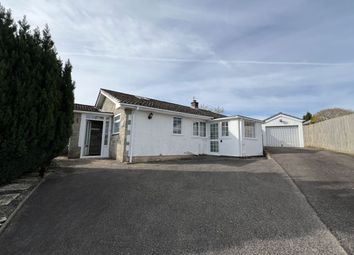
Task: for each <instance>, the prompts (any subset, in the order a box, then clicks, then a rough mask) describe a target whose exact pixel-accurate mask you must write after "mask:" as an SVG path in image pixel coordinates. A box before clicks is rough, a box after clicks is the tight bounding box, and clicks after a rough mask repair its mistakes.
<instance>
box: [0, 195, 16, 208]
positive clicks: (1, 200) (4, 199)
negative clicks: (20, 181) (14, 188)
mask: <svg viewBox="0 0 354 255" xmlns="http://www.w3.org/2000/svg"><path fill="white" fill-rule="evenodd" d="M19 195H20V194H18V193H14V194H4V195H0V206H3V205H9V204H10V203H11V202H12V201H13V200H14V199H16V198H17V197H18V196H19Z"/></svg>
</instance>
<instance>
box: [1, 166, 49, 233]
mask: <svg viewBox="0 0 354 255" xmlns="http://www.w3.org/2000/svg"><path fill="white" fill-rule="evenodd" d="M51 173H52V172H48V173H47V174H46V175H45V176H44V177H43V178H42V179H41V180H40V181H39V182H38V183H37V185H36V186H35V187H34V188H33V189H32V190H31V191H30V192H29V193H28V194H27V196H26V197H25V198H24V199H23V200H22V201H21V202H20V203H19V204H18V206H17V207H16V209H15V210H14V211H13V212H12V213H11V215H10V216H9V217H8V218H7V219H6V221H5V222H4V223H3V224H2V225H1V227H0V235H1V234H2V233H3V232H4V231H5V229H6V227H7V226H8V224H9V223H10V222H11V220H12V218H13V217H14V216H15V215H16V213H17V212H18V211H19V210H20V209H21V208H22V206H23V205H24V203H25V202H26V201H27V199H28V198H29V197H30V196H31V195H32V194H33V193H34V192H35V191H36V190H37V188H38V187H39V186H40V185H41V184H42V183H43V182H44V181H45V178H46V177H47V176H49V175H50V174H51Z"/></svg>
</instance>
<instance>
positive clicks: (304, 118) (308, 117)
mask: <svg viewBox="0 0 354 255" xmlns="http://www.w3.org/2000/svg"><path fill="white" fill-rule="evenodd" d="M302 119H303V120H304V121H308V120H311V119H312V114H311V113H310V112H307V113H306V114H305V115H304V116H303V117H302Z"/></svg>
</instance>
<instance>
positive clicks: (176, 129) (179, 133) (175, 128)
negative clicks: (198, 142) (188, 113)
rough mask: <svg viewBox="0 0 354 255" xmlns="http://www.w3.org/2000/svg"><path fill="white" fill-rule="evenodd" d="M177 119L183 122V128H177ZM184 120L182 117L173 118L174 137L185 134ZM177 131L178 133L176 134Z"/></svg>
mask: <svg viewBox="0 0 354 255" xmlns="http://www.w3.org/2000/svg"><path fill="white" fill-rule="evenodd" d="M175 119H179V120H181V126H180V127H179V128H177V127H175ZM182 125H183V119H182V118H181V117H173V119H172V134H174V135H182V134H183V133H182V132H183V128H182ZM176 131H177V132H176Z"/></svg>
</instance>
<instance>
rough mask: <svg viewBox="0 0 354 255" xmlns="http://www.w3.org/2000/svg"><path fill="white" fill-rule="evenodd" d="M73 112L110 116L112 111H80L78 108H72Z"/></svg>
mask: <svg viewBox="0 0 354 255" xmlns="http://www.w3.org/2000/svg"><path fill="white" fill-rule="evenodd" d="M74 112H77V113H89V114H96V115H108V116H112V115H113V113H111V112H91V111H80V110H74Z"/></svg>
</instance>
